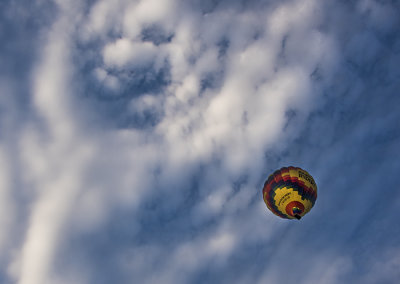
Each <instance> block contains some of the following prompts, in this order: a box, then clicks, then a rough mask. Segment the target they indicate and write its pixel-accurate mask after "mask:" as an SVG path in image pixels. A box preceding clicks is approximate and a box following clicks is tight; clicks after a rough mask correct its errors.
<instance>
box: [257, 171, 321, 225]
mask: <svg viewBox="0 0 400 284" xmlns="http://www.w3.org/2000/svg"><path fill="white" fill-rule="evenodd" d="M262 192H263V198H264V202H265V204H266V205H267V207H268V209H269V210H271V211H272V213H274V214H275V215H277V216H279V217H281V218H285V219H300V218H301V217H303V216H304V215H305V214H307V213H308V212H309V211H310V210H311V208H312V207H313V206H314V203H315V200H317V185H316V184H315V181H314V179H313V177H312V176H311V175H310V174H309V173H308V172H307V171H305V170H303V169H301V168H297V167H283V168H281V169H279V170H277V171H275V172H274V173H273V174H272V175H270V176H269V177H268V179H267V181H266V182H265V184H264V188H263V191H262Z"/></svg>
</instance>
